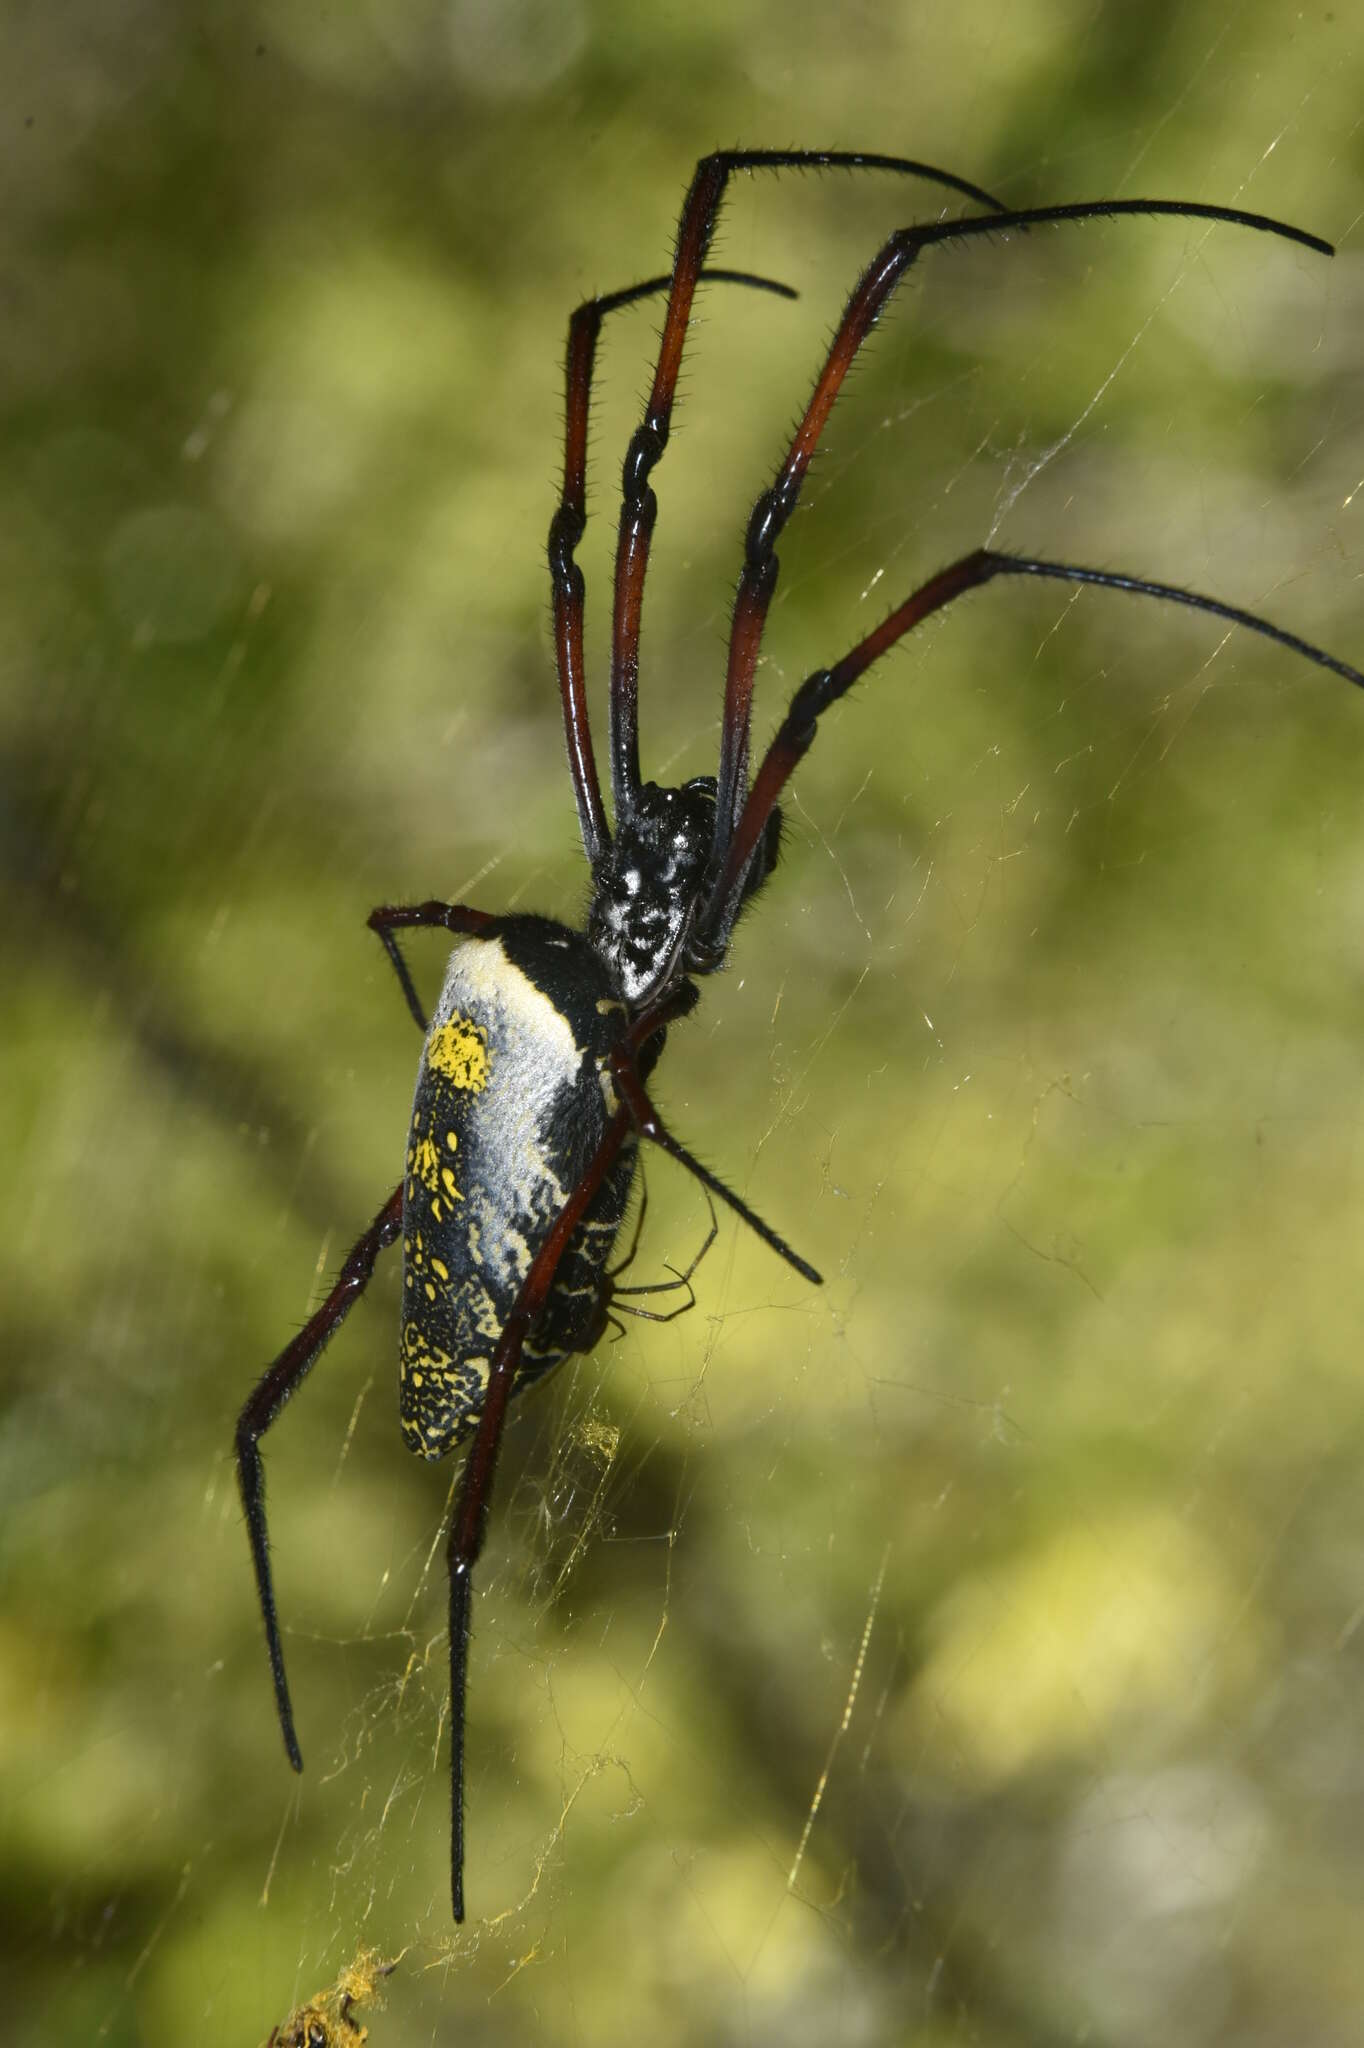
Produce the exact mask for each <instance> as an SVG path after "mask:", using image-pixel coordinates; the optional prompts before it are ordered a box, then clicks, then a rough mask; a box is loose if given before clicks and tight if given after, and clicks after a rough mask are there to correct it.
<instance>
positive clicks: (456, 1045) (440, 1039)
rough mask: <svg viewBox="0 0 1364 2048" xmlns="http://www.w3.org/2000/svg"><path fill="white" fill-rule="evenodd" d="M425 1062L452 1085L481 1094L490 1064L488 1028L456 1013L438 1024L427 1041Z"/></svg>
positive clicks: (471, 1093) (485, 1084)
mask: <svg viewBox="0 0 1364 2048" xmlns="http://www.w3.org/2000/svg"><path fill="white" fill-rule="evenodd" d="M426 1064H427V1066H428V1067H430V1069H431V1071H432V1072H433V1073H435V1074H440V1075H441V1076H442V1077H443V1078H444V1079H445V1080H447V1081H448V1082H449V1083H450V1085H451V1087H452V1088H460V1089H464V1090H466V1091H467V1092H468V1093H469V1094H470V1095H481V1094H482V1093H483V1090H484V1089H485V1088H486V1087H487V1085H488V1074H489V1071H490V1068H491V1061H490V1060H489V1057H488V1034H487V1032H486V1031H485V1030H484V1029H483V1027H482V1025H481V1024H475V1022H474V1020H473V1018H472V1017H461V1016H460V1015H458V1013H456V1015H455V1016H453V1017H451V1018H450V1019H449V1021H448V1022H447V1023H445V1024H441V1025H438V1026H437V1028H436V1029H435V1030H434V1031H433V1032H432V1033H431V1036H430V1037H429V1038H428V1040H427V1041H426Z"/></svg>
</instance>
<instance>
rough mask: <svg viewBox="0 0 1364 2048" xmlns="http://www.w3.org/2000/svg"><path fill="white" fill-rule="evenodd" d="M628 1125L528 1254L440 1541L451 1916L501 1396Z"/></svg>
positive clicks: (503, 1413)
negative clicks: (476, 1577)
mask: <svg viewBox="0 0 1364 2048" xmlns="http://www.w3.org/2000/svg"><path fill="white" fill-rule="evenodd" d="M630 1129H631V1117H630V1111H629V1109H628V1108H627V1107H626V1106H625V1105H624V1104H622V1106H621V1107H620V1108H619V1109H618V1110H617V1111H616V1113H615V1115H614V1116H613V1117H612V1118H611V1121H610V1122H609V1124H608V1125H607V1127H606V1130H605V1133H604V1134H603V1137H602V1140H601V1143H600V1144H599V1145H598V1147H597V1149H596V1152H595V1153H594V1154H593V1156H592V1159H591V1160H590V1161H589V1163H588V1165H587V1168H586V1170H585V1171H584V1173H583V1175H582V1178H581V1179H580V1180H579V1182H578V1184H577V1186H576V1187H575V1188H574V1190H573V1192H572V1194H571V1195H570V1196H569V1198H568V1200H567V1201H566V1202H565V1204H564V1206H563V1208H562V1209H561V1210H560V1211H559V1214H558V1216H557V1217H556V1218H555V1220H554V1223H553V1224H552V1226H551V1228H550V1230H549V1233H548V1235H547V1236H546V1238H545V1241H544V1243H543V1244H542V1245H541V1247H540V1249H539V1251H538V1252H537V1253H536V1255H535V1257H534V1258H533V1259H532V1261H531V1264H530V1269H529V1271H528V1272H527V1274H526V1277H525V1279H524V1281H523V1282H522V1283H521V1291H520V1293H519V1294H518V1295H517V1297H516V1303H515V1306H514V1307H513V1309H512V1312H511V1314H510V1315H509V1316H508V1317H507V1320H506V1322H505V1323H504V1324H503V1326H502V1334H501V1336H500V1337H499V1338H498V1342H497V1349H496V1350H495V1352H494V1353H493V1358H492V1364H491V1367H490V1370H489V1374H488V1382H487V1385H486V1387H485V1388H484V1392H483V1405H482V1407H481V1409H480V1411H479V1418H478V1428H477V1431H476V1432H475V1435H474V1438H473V1441H472V1443H471V1444H470V1446H469V1450H468V1454H467V1456H466V1457H465V1460H464V1470H463V1472H462V1474H461V1475H460V1482H459V1492H458V1494H457V1495H456V1497H455V1510H454V1513H453V1515H452V1516H451V1518H450V1534H449V1538H448V1540H447V1543H446V1562H447V1565H448V1567H449V1573H450V1904H451V1908H452V1910H453V1912H454V1916H455V1919H456V1920H457V1921H461V1920H463V1918H464V1734H465V1723H466V1711H465V1702H466V1696H467V1690H468V1677H469V1634H470V1627H471V1621H472V1617H471V1613H470V1605H469V1602H470V1595H471V1592H472V1588H473V1570H474V1566H475V1565H476V1564H477V1563H478V1559H479V1554H480V1552H481V1551H482V1549H483V1541H484V1537H485V1536H486V1534H487V1527H488V1508H489V1504H490V1502H491V1500H492V1487H493V1478H494V1476H495V1473H496V1470H497V1453H498V1450H499V1448H500V1446H501V1443H502V1427H503V1424H504V1423H505V1421H506V1418H507V1404H508V1402H509V1401H510V1399H511V1393H512V1387H513V1385H514V1383H515V1380H516V1368H517V1365H518V1364H519V1362H520V1358H521V1350H522V1346H523V1345H524V1344H525V1341H526V1337H527V1335H528V1333H529V1331H530V1329H531V1326H532V1325H533V1323H534V1322H535V1319H536V1317H537V1316H538V1315H539V1313H540V1311H541V1309H542V1308H543V1307H544V1305H545V1303H546V1301H547V1300H548V1299H549V1295H550V1291H551V1289H552V1288H553V1286H554V1276H555V1274H556V1273H557V1272H558V1270H559V1263H560V1261H561V1259H562V1258H563V1255H564V1252H565V1250H566V1249H567V1246H568V1242H569V1239H570V1238H571V1237H572V1235H573V1232H574V1231H575V1230H576V1228H577V1226H578V1224H579V1223H580V1222H581V1221H582V1218H583V1216H584V1215H585V1214H586V1211H587V1208H588V1205H589V1203H590V1202H591V1200H592V1197H593V1196H594V1195H595V1194H596V1192H597V1190H598V1188H599V1187H600V1186H601V1184H602V1182H603V1180H604V1179H605V1178H606V1175H607V1172H608V1170H609V1168H610V1166H611V1164H612V1161H613V1160H614V1159H615V1158H616V1156H617V1154H618V1153H619V1151H620V1149H621V1146H622V1145H623V1144H624V1143H625V1140H626V1138H627V1137H628V1135H629V1133H630Z"/></svg>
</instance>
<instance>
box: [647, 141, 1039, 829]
mask: <svg viewBox="0 0 1364 2048" xmlns="http://www.w3.org/2000/svg"><path fill="white" fill-rule="evenodd" d="M792 169H805V170H862V171H892V172H895V173H897V174H898V175H902V176H906V177H914V178H924V179H926V180H928V182H929V183H931V184H935V185H941V186H943V187H945V188H946V189H947V190H948V191H950V192H957V193H960V194H961V195H962V196H963V197H964V198H967V199H974V200H975V201H976V203H977V204H978V205H980V206H988V207H990V208H992V209H994V210H995V212H997V213H999V214H1001V215H1002V214H1003V211H1004V209H1003V207H1002V205H1001V202H1000V201H999V200H997V199H995V198H994V197H992V195H991V194H990V193H988V192H985V191H983V190H982V189H981V187H980V186H979V185H972V184H970V183H969V182H968V180H967V179H965V178H958V177H956V176H954V174H953V173H952V172H951V171H941V170H938V169H936V168H935V167H934V166H933V165H932V164H924V163H918V162H916V161H915V160H914V159H913V158H912V157H899V156H877V155H870V154H867V153H865V152H861V151H851V150H813V149H790V150H780V149H747V150H719V151H717V152H716V153H715V155H713V156H707V157H703V158H702V159H701V161H700V163H699V164H698V165H697V166H696V172H695V175H694V177H693V178H692V181H691V185H690V187H689V188H688V191H687V196H686V199H685V201H684V202H683V206H682V218H681V222H680V224H679V226H678V231H677V252H676V255H675V256H674V259H673V271H672V280H671V290H670V291H669V294H668V310H667V312H666V314H665V315H664V319H663V336H662V340H661V341H660V343H659V351H658V364H657V367H656V368H655V371H654V381H653V386H652V388H651V390H650V393H649V400H648V404H647V405H646V407H645V411H644V419H643V421H642V423H641V424H640V426H639V427H638V428H637V429H636V431H635V433H634V435H633V436H632V438H631V441H630V446H629V450H628V451H627V453H626V457H625V468H624V473H623V478H622V488H623V502H622V505H621V514H620V532H619V536H618V538H617V543H616V581H615V599H614V609H613V615H612V625H611V787H612V792H613V795H614V797H615V803H616V814H617V817H620V816H621V815H622V814H623V813H628V812H629V811H630V810H631V809H632V808H633V807H634V802H635V798H636V796H637V794H638V791H639V629H640V615H641V610H642V606H643V602H644V577H645V571H646V570H647V568H648V565H649V543H650V540H651V538H652V536H653V530H654V522H655V520H656V519H657V517H658V500H657V499H656V498H655V496H654V494H653V491H652V490H651V489H650V486H649V476H650V472H651V471H652V470H653V468H654V466H655V465H656V463H657V462H658V461H659V458H660V457H661V456H662V454H663V450H664V449H665V448H666V446H667V444H668V432H669V429H670V427H671V424H672V413H673V403H674V400H675V398H676V395H677V377H678V372H679V370H680V369H681V367H682V347H683V343H684V342H685V340H686V335H687V326H688V323H689V321H690V319H691V310H692V301H693V299H694V297H695V295H696V287H697V284H698V283H699V281H700V278H701V275H702V266H703V265H704V263H705V260H706V253H707V251H708V249H709V248H710V244H711V239H712V237H713V236H714V233H715V223H716V220H717V219H718V217H719V213H720V205H721V201H722V200H723V198H724V193H725V187H726V185H727V184H728V182H729V180H730V177H731V176H732V175H733V173H734V172H735V171H758V170H792Z"/></svg>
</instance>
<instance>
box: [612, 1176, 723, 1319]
mask: <svg viewBox="0 0 1364 2048" xmlns="http://www.w3.org/2000/svg"><path fill="white" fill-rule="evenodd" d="M706 1207H707V1208H708V1209H709V1210H710V1228H709V1229H708V1230H707V1232H706V1234H705V1236H704V1237H703V1238H702V1240H701V1243H700V1245H699V1246H698V1247H697V1249H696V1251H694V1252H693V1253H692V1256H691V1258H690V1259H689V1260H688V1261H687V1264H686V1266H685V1268H684V1269H683V1271H681V1272H679V1271H678V1269H677V1267H676V1266H668V1268H667V1270H668V1272H670V1273H671V1274H672V1276H673V1277H672V1279H671V1280H651V1281H649V1282H648V1283H647V1285H645V1286H642V1287H614V1288H613V1289H612V1290H611V1300H612V1302H613V1303H615V1302H618V1301H620V1299H621V1297H622V1296H623V1295H627V1294H676V1293H677V1291H678V1289H679V1288H682V1289H685V1291H686V1296H687V1298H686V1300H685V1301H683V1302H679V1303H678V1305H677V1307H676V1308H669V1309H652V1308H622V1309H621V1314H622V1315H625V1316H638V1318H639V1320H640V1321H641V1322H644V1323H671V1322H675V1321H676V1320H677V1318H678V1316H684V1315H686V1314H687V1313H688V1311H689V1310H691V1309H694V1308H695V1306H696V1290H695V1288H694V1287H693V1286H692V1284H691V1282H692V1275H693V1273H694V1272H695V1271H696V1269H697V1267H698V1266H699V1265H700V1263H701V1261H702V1259H704V1257H705V1256H706V1253H707V1252H708V1251H709V1250H710V1248H711V1246H712V1245H713V1244H714V1242H715V1240H716V1238H717V1237H718V1235H719V1232H720V1226H719V1224H718V1223H717V1222H716V1220H715V1204H714V1202H712V1200H711V1198H710V1193H709V1190H707V1191H706ZM616 1270H617V1271H618V1272H619V1271H620V1270H621V1269H620V1268H619V1267H617V1269H616ZM610 1277H611V1276H610V1274H609V1273H608V1275H607V1278H608V1279H610Z"/></svg>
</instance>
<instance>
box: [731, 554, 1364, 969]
mask: <svg viewBox="0 0 1364 2048" xmlns="http://www.w3.org/2000/svg"><path fill="white" fill-rule="evenodd" d="M996 576H1041V577H1047V578H1050V579H1052V580H1054V581H1057V582H1061V583H1092V584H1097V585H1098V586H1099V587H1100V588H1101V589H1104V590H1125V591H1128V592H1129V593H1131V594H1132V595H1134V596H1137V597H1154V598H1160V599H1162V600H1164V601H1165V602H1166V603H1168V604H1182V605H1187V606H1188V607H1190V609H1192V610H1194V611H1200V612H1209V613H1211V614H1212V616H1213V617H1214V618H1216V619H1225V620H1227V622H1228V623H1229V624H1230V625H1233V626H1244V627H1246V628H1247V629H1248V630H1249V631H1250V632H1252V633H1259V634H1262V635H1263V637H1264V638H1265V639H1267V640H1273V641H1276V642H1277V643H1278V645H1279V646H1280V647H1287V648H1288V649H1289V650H1290V651H1291V652H1292V653H1294V654H1300V655H1302V656H1303V657H1304V658H1305V659H1306V660H1308V661H1311V662H1314V663H1315V664H1316V665H1317V667H1318V668H1325V669H1330V670H1331V671H1332V673H1333V674H1335V675H1338V676H1343V677H1344V678H1345V680H1346V682H1348V683H1354V684H1355V685H1356V686H1357V687H1358V688H1359V689H1364V674H1361V673H1360V671H1359V670H1358V669H1357V668H1352V667H1351V666H1350V664H1349V663H1348V662H1345V661H1339V660H1337V658H1336V656H1335V655H1333V654H1327V653H1326V652H1325V651H1324V650H1323V649H1322V648H1320V647H1315V646H1313V644H1312V643H1311V641H1309V640H1303V639H1301V638H1300V637H1299V636H1298V634H1296V633H1290V632H1287V631H1286V630H1285V629H1284V627H1282V626H1276V625H1273V624H1272V623H1271V622H1270V620H1268V619H1262V618H1260V617H1259V616H1258V615H1257V614H1256V613H1255V612H1247V611H1242V610H1241V608H1240V607H1239V606H1238V605H1232V604H1223V603H1222V602H1221V600H1220V599H1219V598H1215V597H1205V596H1203V594H1202V593H1201V592H1200V591H1196V590H1181V589H1180V588H1179V587H1178V586H1177V585H1176V584H1172V583H1153V582H1151V581H1149V580H1148V579H1147V578H1146V577H1143V576H1129V575H1126V574H1124V573H1122V572H1121V571H1110V570H1106V569H1085V568H1081V567H1079V566H1077V565H1076V564H1075V563H1071V562H1044V561H1037V560H1033V559H1031V558H1029V557H1027V556H1024V555H1004V554H998V553H996V552H995V551H994V550H993V549H992V548H977V549H975V550H974V552H973V553H971V554H969V555H963V556H962V558H961V560H960V561H959V562H953V563H951V565H950V566H949V567H948V568H946V569H940V570H939V571H938V573H937V575H936V576H930V577H929V579H928V581H927V582H926V583H922V584H920V586H919V588H918V589H917V590H915V591H913V592H912V593H911V594H910V596H909V597H907V598H906V599H905V601H904V603H903V604H902V605H900V606H898V607H897V608H896V610H895V611H893V612H891V614H890V615H889V617H888V618H885V619H883V620H882V621H881V624H880V625H879V626H876V627H874V628H873V630H872V631H871V632H870V633H868V634H867V636H866V638H865V639H863V640H859V641H858V643H857V645H856V647H854V648H852V649H851V650H850V651H849V652H848V653H847V654H845V655H844V657H843V659H842V660H841V661H839V662H836V663H835V664H834V666H833V667H832V668H824V669H816V670H815V672H814V674H813V675H810V676H807V677H806V679H805V681H804V682H803V683H802V684H801V686H800V688H799V689H798V690H797V691H796V693H795V695H794V697H793V698H792V699H791V704H790V708H789V710H788V711H787V713H786V716H785V718H784V719H783V720H782V722H781V724H780V726H779V727H778V728H777V732H776V736H775V738H774V739H773V741H772V743H771V745H770V746H769V747H768V749H767V752H766V754H765V755H764V756H763V760H762V765H761V767H760V768H759V770H758V773H757V775H756V776H755V777H754V780H753V788H752V791H751V793H750V795H749V798H748V801H747V803H746V804H745V805H744V808H743V813H742V815H741V817H740V819H739V824H738V828H737V830H736V831H735V834H734V837H733V840H732V841H731V843H730V848H729V853H728V857H727V859H726V862H725V865H724V867H723V868H722V869H721V870H720V874H719V876H718V877H717V879H716V882H715V886H714V888H713V889H712V891H711V894H710V897H709V900H708V901H707V903H706V905H705V907H704V909H703V910H702V912H701V916H700V918H699V920H698V929H699V931H700V932H701V933H702V934H703V935H704V936H705V937H706V938H707V939H708V940H709V939H713V938H714V937H715V935H716V933H717V932H719V933H725V932H727V930H728V924H729V923H732V922H733V918H734V915H735V913H736V911H737V908H738V903H739V899H740V890H741V887H742V882H743V875H744V870H745V868H746V867H747V865H748V862H749V860H750V858H751V857H752V854H753V850H754V848H755V847H756V846H757V844H758V841H759V839H760V838H761V836H762V833H763V830H764V827H765V826H766V824H767V821H768V819H769V817H770V816H771V814H772V811H773V808H774V807H775V805H776V802H777V799H778V797H779V796H780V794H781V792H782V790H783V788H784V787H785V785H786V783H787V781H788V780H789V779H790V777H791V775H792V773H793V772H794V770H795V767H796V765H797V763H798V762H799V761H800V759H801V757H802V756H803V755H804V754H805V753H806V752H807V751H808V749H809V747H810V744H811V742H812V740H813V739H814V736H815V727H816V724H817V722H818V720H819V718H820V716H821V714H822V713H823V712H825V711H827V710H828V708H829V706H830V705H831V704H834V703H836V702H837V701H838V699H839V698H840V697H841V696H843V695H844V693H845V692H846V691H847V690H850V689H851V688H852V685H853V684H854V683H855V682H856V681H857V680H858V678H859V677H860V676H863V675H865V674H866V671H867V670H868V669H869V668H870V667H871V665H872V663H873V662H875V661H879V660H880V658H881V656H882V655H883V654H886V653H888V652H889V650H890V649H891V648H892V647H894V645H895V643H896V642H897V640H900V639H902V638H903V637H904V635H905V634H906V633H910V632H912V631H913V630H914V628H915V627H916V626H917V625H920V624H921V623H922V622H923V620H924V619H926V618H929V617H930V616H931V615H932V613H934V612H938V611H943V610H944V609H945V608H946V607H947V606H948V605H949V604H955V603H956V601H957V599H958V598H959V597H963V596H965V594H966V592H967V591H968V590H975V589H978V588H979V586H980V585H981V584H984V583H989V582H991V581H992V580H993V579H994V578H995V577H996ZM727 921H728V922H727Z"/></svg>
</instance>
